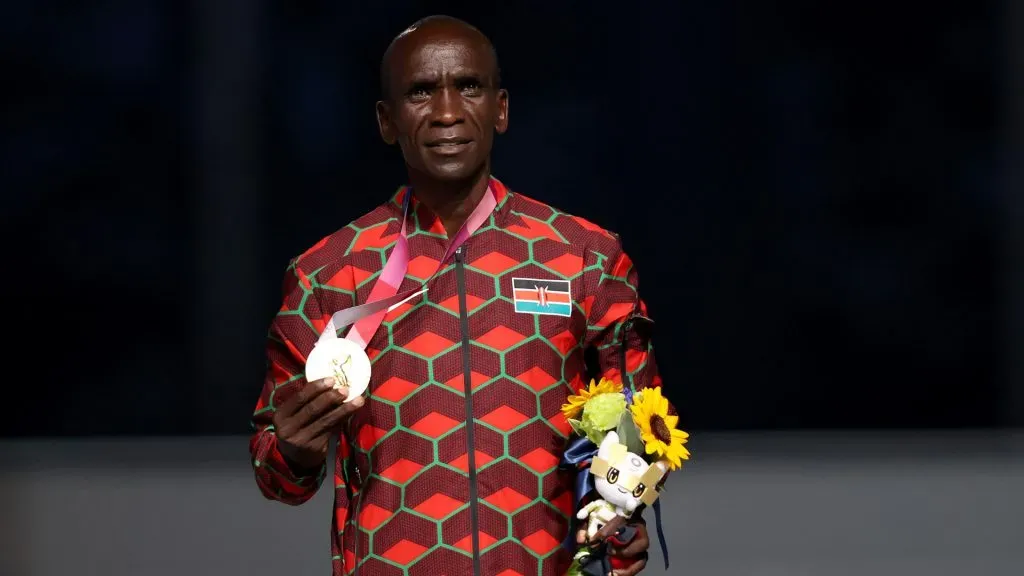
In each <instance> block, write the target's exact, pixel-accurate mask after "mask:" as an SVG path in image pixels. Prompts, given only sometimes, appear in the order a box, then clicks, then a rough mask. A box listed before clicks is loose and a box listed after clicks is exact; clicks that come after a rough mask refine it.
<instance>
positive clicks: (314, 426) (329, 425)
mask: <svg viewBox="0 0 1024 576" xmlns="http://www.w3.org/2000/svg"><path fill="white" fill-rule="evenodd" d="M363 402H364V400H363V397H362V396H357V397H356V398H353V399H352V401H351V402H346V403H343V404H342V405H341V406H338V407H336V408H333V409H330V410H328V411H327V412H326V413H324V414H323V415H321V416H320V417H319V418H317V419H316V420H315V421H314V422H311V423H310V424H309V429H310V431H311V432H312V433H313V435H314V436H319V435H321V434H325V433H328V432H331V431H332V430H333V429H334V428H335V427H336V426H338V425H339V424H341V423H342V422H344V421H345V419H346V418H348V417H349V416H350V415H351V414H352V413H353V412H355V411H356V410H358V409H359V408H360V407H361V406H362V405H363Z"/></svg>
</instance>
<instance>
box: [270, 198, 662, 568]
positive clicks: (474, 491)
mask: <svg viewBox="0 0 1024 576" xmlns="http://www.w3.org/2000/svg"><path fill="white" fill-rule="evenodd" d="M491 185H492V189H493V190H494V192H495V196H496V199H497V201H498V205H497V207H496V208H495V209H494V212H493V213H492V215H491V217H490V220H489V222H487V223H485V224H484V225H483V226H482V227H481V229H479V230H477V231H476V232H475V233H474V234H473V235H472V236H470V237H469V239H468V240H467V241H466V242H465V244H463V246H462V248H461V249H460V250H459V251H458V252H457V253H456V257H455V258H454V259H453V260H452V261H451V263H450V264H448V265H447V266H446V268H445V269H443V270H442V271H440V272H439V273H438V276H437V277H436V278H435V279H434V280H433V281H432V282H431V283H430V285H429V291H428V292H427V293H426V294H424V295H423V296H422V297H418V298H416V299H414V300H412V301H410V302H408V303H406V304H404V305H402V306H401V307H400V308H398V309H396V310H394V311H392V312H390V313H388V315H387V317H386V318H385V320H384V323H383V324H382V325H381V327H380V329H379V330H378V331H377V333H376V334H375V335H374V337H373V338H372V339H371V340H370V342H369V345H368V347H367V352H368V353H369V355H370V358H371V359H372V361H373V375H372V380H371V382H370V388H369V392H368V396H367V399H366V404H365V405H364V406H363V407H362V408H361V409H359V410H358V411H356V413H355V414H354V415H353V416H352V418H351V419H350V421H349V423H348V424H347V427H346V429H345V431H344V432H343V433H342V434H341V437H340V439H339V442H338V446H339V449H338V453H339V454H338V459H337V461H336V462H335V463H334V486H335V491H334V494H335V512H334V515H335V523H334V530H333V531H332V536H333V538H332V542H333V545H332V549H333V559H334V563H333V564H334V574H335V575H341V574H346V575H347V574H354V573H360V574H366V575H367V576H369V575H370V574H373V575H374V576H376V575H389V574H395V575H401V574H403V572H402V570H401V569H400V568H399V567H403V568H407V569H408V574H409V575H410V576H412V575H418V574H424V575H426V574H429V575H431V576H439V575H444V574H451V575H458V576H463V575H465V574H476V575H478V576H498V575H500V576H513V575H516V574H521V575H524V576H525V575H535V574H544V575H556V574H564V573H565V571H566V569H567V568H568V566H569V563H570V562H571V558H572V554H571V552H570V551H567V550H565V549H564V548H562V547H561V546H560V542H561V541H562V539H563V538H564V537H565V536H566V534H567V529H568V521H569V520H568V519H569V517H570V516H571V515H572V514H573V513H574V500H573V478H572V477H571V476H570V475H569V473H567V472H564V471H561V470H560V469H559V468H558V467H557V463H558V460H559V457H560V455H561V453H562V449H563V445H564V443H565V441H566V438H567V435H568V433H569V431H570V428H569V426H568V424H567V422H566V421H565V418H564V417H563V416H562V414H561V411H560V408H561V406H562V404H563V403H564V402H565V401H566V398H567V396H569V395H570V394H573V393H575V392H576V391H577V390H578V389H579V388H580V387H582V386H585V383H589V381H590V379H591V378H600V377H602V376H604V377H608V378H612V379H614V380H619V379H620V378H621V374H622V370H623V367H625V369H626V371H627V382H626V384H627V385H629V386H632V388H633V389H634V390H639V389H642V388H644V387H646V386H649V385H658V384H660V381H659V378H658V375H657V368H656V364H655V361H654V354H653V352H654V351H653V347H652V345H651V342H650V339H649V338H648V337H647V333H648V332H647V331H646V330H642V329H640V328H641V327H642V322H643V321H645V320H646V310H645V308H644V304H643V302H642V301H641V299H640V297H639V295H638V292H637V271H636V268H635V267H634V266H633V264H632V262H631V261H630V259H629V257H628V256H627V255H626V254H625V252H623V249H622V245H621V243H620V241H619V239H618V237H617V236H615V235H614V234H612V233H610V232H608V231H606V230H603V229H602V228H600V227H598V226H596V225H594V224H592V223H590V222H588V221H586V220H584V219H582V218H579V217H576V216H571V215H569V214H565V213H563V212H560V211H558V210H556V209H554V208H552V207H551V206H548V205H546V204H543V203H541V202H538V201H536V200H533V199H531V198H528V197H526V196H524V195H522V194H519V193H513V192H512V191H510V190H508V189H507V188H506V187H505V186H504V185H502V184H501V182H499V181H497V180H496V179H492V182H491ZM405 190H406V189H405V188H403V189H401V190H399V192H398V193H397V194H396V195H395V196H394V197H393V198H392V199H391V200H390V201H388V202H386V203H384V204H382V205H380V206H378V207H377V208H376V209H374V210H373V211H371V212H370V213H368V214H366V215H364V216H362V217H360V218H358V219H357V220H355V221H354V222H352V223H351V224H349V225H348V226H345V227H344V228H342V229H341V230H338V231H337V232H335V233H333V234H331V235H329V236H327V237H325V238H323V239H322V240H321V241H320V242H318V243H317V244H316V245H315V246H313V247H312V248H310V249H309V250H308V251H306V252H305V253H304V254H302V255H301V256H299V257H297V258H295V259H293V260H292V262H291V264H290V266H289V268H288V272H287V274H286V276H285V280H284V290H283V291H284V297H283V304H282V306H281V309H280V311H279V312H278V314H277V315H276V317H275V318H274V319H273V321H272V323H271V326H270V332H269V337H268V340H267V358H268V370H267V375H266V379H265V382H264V385H263V390H262V394H261V395H260V398H259V402H258V404H257V406H256V411H255V415H254V417H253V425H254V430H255V432H254V434H253V436H252V440H251V442H250V451H251V454H252V460H253V466H254V469H255V473H256V481H257V483H258V485H259V487H260V489H261V490H262V492H263V494H264V495H266V497H267V498H272V499H275V500H280V501H282V502H285V503H288V504H300V503H302V502H305V501H306V500H308V499H309V498H311V497H312V496H313V494H314V493H315V492H316V490H317V489H318V488H319V487H320V485H321V482H322V480H323V478H324V477H325V475H326V470H325V469H322V470H321V472H320V474H319V475H317V476H309V477H299V476H296V475H295V474H294V473H293V472H292V471H291V470H289V468H288V466H287V464H286V463H285V462H284V460H283V459H282V457H281V455H280V453H279V452H278V450H277V448H276V438H275V435H274V431H273V427H272V425H271V417H272V413H273V410H274V405H275V403H280V402H282V401H283V400H284V398H285V397H286V395H289V394H294V393H295V392H296V391H297V389H298V388H299V387H301V386H302V385H303V383H304V382H305V380H304V379H303V365H304V362H305V357H306V354H308V353H309V351H310V350H311V349H312V348H313V345H314V343H315V342H316V340H317V337H318V336H319V334H320V332H321V331H322V330H323V329H324V326H325V325H326V323H327V321H328V320H329V319H330V317H331V315H332V314H333V313H334V312H336V311H338V310H341V309H344V308H348V307H351V306H353V305H356V304H359V303H363V302H365V301H366V298H367V296H368V294H369V292H370V289H371V287H372V286H373V283H374V280H375V279H376V275H378V274H379V273H380V271H381V269H382V267H383V263H384V259H385V258H386V257H387V255H388V254H389V250H390V249H391V247H392V246H393V245H394V243H395V240H396V238H397V236H398V232H399V228H400V223H401V222H400V220H401V217H402V210H401V205H402V197H403V194H405ZM409 230H410V232H409V250H410V255H409V258H410V261H409V268H408V272H407V275H406V277H405V280H404V282H403V284H402V286H401V287H400V290H402V291H404V290H408V289H412V288H416V287H418V286H419V285H420V284H421V283H422V281H423V280H424V279H426V278H427V277H428V276H429V275H430V274H431V273H433V272H434V270H435V269H436V267H437V263H438V260H439V259H440V258H441V257H442V256H443V254H444V252H445V248H446V241H447V236H446V234H445V230H444V227H443V226H442V224H441V222H440V220H439V219H438V218H436V217H435V216H434V215H433V214H431V213H430V212H429V211H428V210H427V209H426V207H425V206H423V205H422V204H419V203H417V202H416V201H415V198H414V199H413V202H412V208H411V211H410V216H409ZM467 422H471V425H470V426H467ZM474 531H475V534H476V537H475V538H474Z"/></svg>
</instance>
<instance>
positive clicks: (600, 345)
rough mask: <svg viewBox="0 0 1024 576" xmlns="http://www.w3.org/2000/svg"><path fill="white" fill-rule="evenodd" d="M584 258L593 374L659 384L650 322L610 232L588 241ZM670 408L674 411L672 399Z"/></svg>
mask: <svg viewBox="0 0 1024 576" xmlns="http://www.w3.org/2000/svg"><path fill="white" fill-rule="evenodd" d="M585 261H586V268H585V271H584V283H585V286H586V296H585V297H586V300H585V301H584V309H585V311H586V313H587V335H586V340H585V342H584V344H585V348H590V349H592V350H590V352H591V353H593V354H594V356H595V357H596V361H597V370H598V374H596V375H595V378H597V379H601V378H608V379H610V380H614V381H620V380H621V381H622V384H623V386H624V387H628V388H630V389H631V390H632V391H633V392H636V391H638V390H642V389H644V388H647V387H652V386H660V385H661V376H660V375H659V374H658V365H657V362H656V361H655V358H654V343H653V340H652V337H651V336H652V329H653V325H654V322H653V320H652V319H651V318H650V316H649V315H648V314H647V307H646V305H645V304H644V301H643V299H642V298H641V296H640V291H639V289H640V282H639V275H638V274H637V269H636V266H634V265H633V261H632V260H631V259H630V257H629V255H628V254H626V252H625V251H624V250H623V248H622V243H621V241H620V240H619V238H618V237H615V236H609V237H607V238H602V240H601V241H600V242H596V243H593V244H591V247H590V249H589V250H588V253H587V255H586V260H585ZM663 392H665V395H668V391H667V390H664V389H663ZM669 411H670V412H669V413H670V414H676V412H675V407H674V406H673V405H671V403H670V405H669Z"/></svg>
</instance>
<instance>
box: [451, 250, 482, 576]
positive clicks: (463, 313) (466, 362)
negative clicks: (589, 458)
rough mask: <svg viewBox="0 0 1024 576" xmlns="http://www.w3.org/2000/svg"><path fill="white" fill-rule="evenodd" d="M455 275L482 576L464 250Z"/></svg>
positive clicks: (473, 522)
mask: <svg viewBox="0 0 1024 576" xmlns="http://www.w3.org/2000/svg"><path fill="white" fill-rule="evenodd" d="M455 275H456V278H457V279H458V283H459V319H460V320H461V322H462V374H463V382H464V385H465V391H466V450H467V451H468V452H467V454H466V456H467V458H468V459H469V462H468V468H469V517H470V530H472V532H471V536H472V539H473V574H475V575H476V576H480V518H479V516H478V511H477V486H476V450H475V445H474V442H473V440H474V439H473V421H474V420H473V378H472V376H471V374H470V369H471V364H470V356H469V352H470V349H469V311H468V305H467V304H466V271H465V254H464V252H463V246H459V247H458V248H456V249H455Z"/></svg>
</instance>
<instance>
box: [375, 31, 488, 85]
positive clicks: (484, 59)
mask: <svg viewBox="0 0 1024 576" xmlns="http://www.w3.org/2000/svg"><path fill="white" fill-rule="evenodd" d="M410 40H413V41H410V42H409V43H408V45H405V46H402V48H401V49H400V50H397V51H396V52H395V54H393V55H392V60H391V66H392V69H393V70H396V71H401V72H400V74H401V75H417V76H419V75H424V74H429V75H437V74H442V73H444V74H451V75H465V74H474V75H488V74H489V73H490V70H489V68H490V67H491V66H492V63H491V62H490V59H491V58H490V53H489V50H488V48H487V47H486V46H483V45H482V44H481V43H480V42H478V41H474V39H472V38H466V37H458V36H454V37H453V36H449V35H431V36H424V37H417V38H412V39H410ZM396 79H397V78H396Z"/></svg>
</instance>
